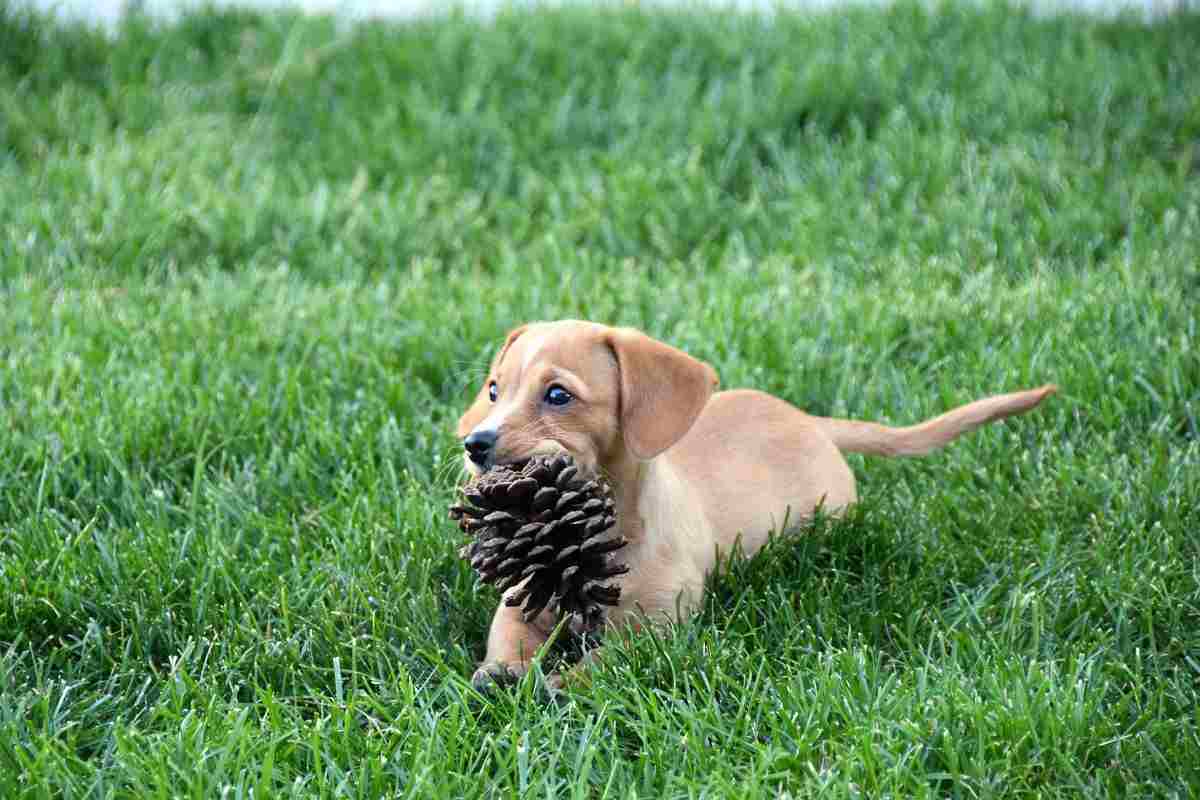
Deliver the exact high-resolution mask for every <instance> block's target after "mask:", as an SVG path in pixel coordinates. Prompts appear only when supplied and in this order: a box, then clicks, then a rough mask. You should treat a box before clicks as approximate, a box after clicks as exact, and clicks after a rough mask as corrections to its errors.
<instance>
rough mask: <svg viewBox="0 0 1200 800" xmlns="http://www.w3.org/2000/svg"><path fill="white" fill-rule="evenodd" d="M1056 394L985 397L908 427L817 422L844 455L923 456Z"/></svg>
mask: <svg viewBox="0 0 1200 800" xmlns="http://www.w3.org/2000/svg"><path fill="white" fill-rule="evenodd" d="M1056 391H1058V387H1057V386H1055V385H1053V384H1047V385H1045V386H1042V387H1040V388H1037V389H1027V390H1025V391H1023V392H1012V393H1010V394H998V395H995V396H993V397H985V398H983V399H982V400H976V401H975V402H973V403H967V404H966V405H965V406H959V407H958V408H956V409H954V410H953V411H947V412H946V413H945V414H942V415H941V416H940V417H934V418H933V419H931V420H927V421H925V422H922V423H920V424H917V425H910V426H909V427H907V428H889V427H888V426H886V425H878V424H876V423H874V422H855V421H853V420H848V419H832V418H829V417H816V418H815V419H816V420H817V423H818V424H819V425H820V426H821V428H822V429H823V430H824V431H825V433H827V434H828V435H829V438H831V439H833V443H834V444H836V445H837V446H838V449H839V450H841V451H843V452H846V453H866V454H867V455H873V456H923V455H925V454H926V453H929V452H932V451H934V450H936V449H938V448H939V447H942V446H944V445H947V444H949V443H950V442H952V441H954V440H955V439H957V438H958V437H959V436H962V435H963V434H964V433H968V432H970V431H973V430H975V429H976V428H978V427H979V426H980V425H984V424H986V423H988V422H994V421H995V420H998V419H1004V418H1005V417H1011V416H1013V415H1014V414H1023V413H1025V412H1026V411H1028V410H1030V409H1031V408H1033V407H1034V406H1036V405H1037V404H1038V403H1040V402H1042V401H1043V400H1045V399H1046V398H1047V397H1049V396H1050V395H1052V394H1054V393H1055V392H1056Z"/></svg>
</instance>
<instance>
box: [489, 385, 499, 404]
mask: <svg viewBox="0 0 1200 800" xmlns="http://www.w3.org/2000/svg"><path fill="white" fill-rule="evenodd" d="M499 396H500V389H499V388H497V386H496V382H495V381H492V382H491V383H489V384H488V399H489V400H491V401H492V402H493V403H494V402H496V398H497V397H499Z"/></svg>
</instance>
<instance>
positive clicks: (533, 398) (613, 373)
mask: <svg viewBox="0 0 1200 800" xmlns="http://www.w3.org/2000/svg"><path fill="white" fill-rule="evenodd" d="M716 385H717V374H716V372H714V371H713V369H712V367H710V366H708V365H707V364H705V363H703V362H701V361H698V360H696V359H695V358H692V357H691V356H689V355H688V354H687V353H684V352H683V351H681V350H677V349H675V348H674V347H670V346H668V345H665V344H663V343H662V342H659V341H656V340H654V339H651V338H650V337H649V336H646V335H645V334H644V333H641V332H639V331H636V330H633V329H630V328H610V327H607V326H604V325H597V324H594V323H590V322H579V321H574V320H568V321H563V322H546V323H536V324H532V325H523V326H521V327H519V328H517V329H516V330H514V331H512V332H511V333H509V334H508V338H507V339H506V340H505V342H504V345H503V346H502V347H501V348H500V351H499V352H498V353H497V354H496V357H495V358H494V359H492V365H491V368H490V369H489V370H488V374H487V377H486V378H485V379H484V381H483V385H482V386H481V387H480V389H479V394H478V395H477V396H476V398H475V401H474V402H473V403H472V404H471V406H470V408H468V409H467V411H466V413H464V414H463V415H462V418H461V419H459V421H458V435H459V437H460V438H461V439H462V440H463V446H464V447H465V449H466V456H465V457H466V463H467V468H468V469H469V470H470V471H471V472H473V473H476V474H478V473H480V472H483V471H485V470H487V469H490V468H491V467H492V466H494V465H496V464H513V463H521V462H524V461H526V460H528V459H529V458H532V457H534V456H537V455H544V454H550V453H558V452H564V451H565V452H567V453H569V454H570V455H571V456H572V457H574V459H575V461H576V462H577V463H578V464H579V465H580V466H581V467H582V468H583V469H585V470H588V471H592V472H594V471H595V470H596V469H597V468H598V467H601V466H604V465H607V464H611V463H615V461H616V460H617V459H619V458H621V457H622V456H624V455H629V456H632V457H633V458H635V459H638V460H643V461H644V460H649V459H652V458H654V457H655V456H657V455H658V454H659V453H661V452H663V451H664V450H666V449H667V448H669V447H670V446H671V445H673V444H675V443H676V442H677V441H679V440H680V439H681V438H682V437H683V435H684V434H685V433H687V432H688V429H689V428H691V427H692V424H693V423H694V422H695V421H696V418H697V417H698V416H699V415H700V412H701V411H702V410H703V408H704V405H705V403H707V402H708V398H709V397H710V396H711V395H712V393H713V390H714V389H715V388H716Z"/></svg>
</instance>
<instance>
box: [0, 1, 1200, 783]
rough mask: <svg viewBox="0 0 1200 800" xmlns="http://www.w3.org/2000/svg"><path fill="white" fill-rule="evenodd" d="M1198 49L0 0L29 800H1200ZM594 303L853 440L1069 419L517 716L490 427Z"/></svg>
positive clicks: (12, 723) (887, 493)
mask: <svg viewBox="0 0 1200 800" xmlns="http://www.w3.org/2000/svg"><path fill="white" fill-rule="evenodd" d="M1198 41H1200V14H1198V13H1195V12H1192V13H1182V12H1181V13H1177V14H1175V15H1173V16H1171V17H1169V18H1167V19H1164V20H1161V21H1159V22H1157V23H1150V24H1147V23H1143V22H1139V21H1135V20H1129V19H1115V20H1109V21H1100V20H1095V19H1088V18H1083V17H1038V16H1035V15H1032V14H1030V13H1027V12H1025V11H1022V10H1019V9H1018V8H1016V7H1013V6H1004V5H984V6H978V7H974V8H971V7H967V6H949V7H945V8H942V9H940V10H938V11H932V10H929V9H928V8H922V7H919V6H914V5H904V4H901V5H899V6H895V7H892V8H890V9H854V10H846V11H841V12H838V13H829V14H823V15H817V16H801V15H792V14H780V15H778V16H776V17H771V18H768V17H761V16H751V15H736V14H714V13H705V12H702V11H696V10H691V11H675V12H667V11H661V10H660V11H646V10H639V9H637V8H635V7H630V6H626V7H624V8H610V9H608V10H580V9H573V10H572V9H568V10H556V11H544V12H539V13H529V12H520V13H519V12H511V13H506V14H503V15H501V16H500V17H499V18H497V19H495V20H493V21H490V22H487V21H480V20H476V19H472V18H466V17H462V16H448V17H445V18H442V19H436V20H425V21H419V22H414V23H410V24H398V23H370V24H361V25H353V26H351V25H346V24H342V23H339V22H337V21H335V20H331V19H326V18H319V17H316V18H306V17H301V16H291V15H285V14H270V15H261V14H257V13H248V12H217V11H212V10H207V11H200V12H197V13H195V14H193V15H191V16H187V17H185V18H183V19H182V20H180V21H178V22H175V23H169V24H168V23H159V22H151V21H148V20H145V19H139V18H136V17H135V18H131V19H130V20H129V21H128V22H127V23H126V24H124V25H123V26H122V27H121V28H119V29H118V30H117V31H115V32H114V33H112V35H111V36H108V37H106V35H104V34H101V33H96V32H92V31H89V30H87V29H84V28H81V27H78V26H72V25H68V24H66V23H54V22H50V21H48V20H46V19H44V18H39V17H37V16H32V15H30V14H29V13H26V12H23V11H18V10H15V8H14V7H12V6H10V5H6V4H5V2H4V0H0V303H2V305H0V796H3V797H6V798H8V797H25V796H28V797H49V796H57V797H133V796H147V797H151V796H153V797H195V798H209V797H218V796H220V797H231V798H233V797H250V796H254V797H267V796H281V797H282V796H322V797H335V796H352V797H379V796H385V795H386V796H397V797H399V796H405V797H408V796H411V797H419V798H431V797H445V798H456V797H471V796H484V797H496V798H500V797H504V798H509V797H511V798H522V800H524V798H533V797H539V798H540V797H579V798H583V797H588V798H593V797H594V798H599V797H621V798H627V797H634V796H640V797H654V798H675V797H702V796H703V797H780V796H785V795H790V796H794V797H801V796H804V797H807V796H818V795H819V796H830V797H850V796H865V797H887V796H890V797H901V798H904V797H934V796H939V797H940V796H954V797H963V798H975V797H980V798H989V797H1067V796H1079V795H1088V796H1114V797H1120V796H1141V797H1146V796H1152V797H1186V796H1189V795H1194V794H1195V793H1196V792H1198V791H1200V711H1198V708H1200V566H1198V564H1200V559H1198V556H1200V330H1198V327H1200V325H1198V320H1200V46H1197V42H1198ZM568 316H578V317H586V318H591V319H595V320H599V321H606V322H611V323H618V324H629V325H635V326H638V327H641V328H643V329H645V330H647V331H648V332H650V333H651V334H653V335H655V336H657V337H659V338H661V339H664V340H666V341H668V342H670V343H672V344H675V345H677V346H679V347H682V348H684V349H686V350H688V351H689V352H690V353H692V354H694V355H696V356H698V357H700V358H703V359H705V360H707V361H709V362H710V363H711V364H713V365H714V366H715V367H716V368H717V370H718V372H719V373H720V375H721V377H722V381H723V383H724V385H725V386H727V387H736V386H753V387H757V388H761V389H764V390H767V391H770V392H772V393H775V394H777V395H780V396H782V397H785V398H787V399H788V400H790V401H792V402H793V403H796V404H797V405H800V406H802V407H805V408H807V409H809V410H812V411H814V412H817V413H823V414H834V415H839V416H853V417H860V418H867V419H876V420H884V421H890V422H893V423H907V422H910V421H916V420H918V419H921V418H924V417H927V416H931V415H934V414H936V413H939V412H940V411H942V410H944V409H946V408H948V407H949V406H951V405H953V404H957V403H961V402H965V401H968V400H970V399H974V398H975V397H978V396H982V395H985V394H989V393H995V392H1000V391H1006V390H1011V389H1015V388H1019V387H1023V386H1033V385H1038V384H1040V383H1044V382H1055V383H1058V384H1059V385H1060V386H1061V387H1062V392H1061V393H1060V394H1059V395H1058V396H1056V397H1055V398H1053V399H1052V400H1051V401H1050V402H1049V403H1048V404H1047V405H1046V406H1044V407H1043V408H1041V409H1039V410H1038V411H1036V412H1035V413H1033V414H1031V415H1029V416H1026V417H1022V418H1019V419H1015V420H1010V421H1008V422H1006V423H1004V424H998V425H995V426H992V427H989V428H987V429H985V430H982V431H980V432H978V433H976V434H974V435H972V436H971V437H969V438H967V439H965V440H962V441H960V442H959V443H957V444H955V445H953V446H952V447H950V448H949V449H947V450H945V451H943V452H941V453H938V454H935V455H933V456H930V457H927V458H924V459H919V460H894V461H892V460H885V459H879V458H863V457H853V458H852V459H851V463H852V466H853V468H854V470H855V472H856V474H857V475H858V477H859V481H860V494H861V496H862V498H863V501H862V503H861V504H860V506H859V507H858V508H857V509H856V511H855V512H854V513H853V514H851V515H850V516H849V517H848V518H847V519H846V520H843V521H840V522H836V523H823V524H818V525H816V526H814V527H813V529H812V530H811V531H809V532H808V533H807V534H806V535H804V536H802V537H799V538H792V539H788V540H777V541H776V542H775V543H774V544H773V545H772V546H770V547H769V548H768V549H767V551H765V552H764V553H763V554H761V555H760V556H759V557H758V558H755V559H753V560H749V561H746V560H742V559H734V560H733V562H732V563H730V564H729V565H728V569H727V570H726V571H725V572H723V574H721V575H720V576H717V577H716V578H714V580H713V581H712V591H711V592H710V593H709V596H708V600H707V602H706V605H705V608H704V611H703V613H702V614H701V615H700V617H699V618H697V619H696V620H694V621H691V622H688V623H686V624H682V625H679V626H677V627H675V628H673V629H669V630H662V631H659V632H657V633H643V634H640V635H637V636H632V637H626V638H622V639H619V640H616V641H613V642H611V643H610V645H611V646H610V647H609V648H607V649H608V655H607V657H606V660H605V661H604V662H603V663H602V664H601V665H600V666H599V667H598V668H596V669H595V670H594V671H593V672H592V673H590V675H591V682H590V685H587V686H585V687H582V688H578V689H572V690H571V691H568V692H566V693H565V694H563V695H561V696H558V697H556V698H547V697H546V696H545V694H544V692H543V691H542V688H541V684H540V683H539V681H538V675H537V674H534V675H531V676H530V677H529V678H527V679H526V680H525V681H524V682H522V683H521V684H520V685H519V686H517V687H515V688H513V689H512V690H509V691H505V692H501V693H498V694H495V695H492V696H487V697H485V696H481V695H479V694H478V693H476V692H475V691H474V690H473V689H472V688H471V687H470V683H469V676H470V673H471V670H472V668H473V666H474V664H475V663H476V661H477V660H478V659H479V658H480V657H481V656H482V651H483V642H484V637H485V633H486V627H487V623H488V620H489V619H490V614H491V610H492V608H493V606H494V604H495V602H496V596H495V593H494V591H493V590H491V589H490V588H478V587H476V586H475V583H474V579H473V575H472V573H471V572H470V569H469V567H468V565H466V564H465V563H464V562H462V561H461V560H459V559H458V558H457V556H456V549H457V547H458V545H459V544H460V543H461V541H462V538H461V534H458V533H457V531H456V530H455V528H454V526H453V523H451V522H450V521H449V520H448V519H447V518H446V513H445V509H446V506H447V504H448V503H449V502H450V501H451V499H452V498H453V496H454V486H455V483H456V481H457V480H458V477H459V463H460V462H459V452H460V451H459V444H458V443H457V442H456V441H455V439H454V438H453V423H454V421H455V419H456V418H457V416H458V414H459V413H460V411H461V410H462V408H463V407H464V405H465V403H466V402H467V399H468V397H469V396H470V394H471V393H472V392H473V391H474V390H475V388H476V383H477V381H478V379H479V378H480V376H481V374H482V371H483V370H484V369H485V367H486V363H487V359H488V357H489V355H490V353H491V352H493V349H494V348H495V346H496V345H497V343H498V340H499V339H500V337H502V336H503V334H504V332H505V331H506V330H507V329H508V328H510V327H512V326H514V325H516V324H518V323H519V322H522V321H525V320H528V319H547V318H557V317H568ZM547 668H549V664H547Z"/></svg>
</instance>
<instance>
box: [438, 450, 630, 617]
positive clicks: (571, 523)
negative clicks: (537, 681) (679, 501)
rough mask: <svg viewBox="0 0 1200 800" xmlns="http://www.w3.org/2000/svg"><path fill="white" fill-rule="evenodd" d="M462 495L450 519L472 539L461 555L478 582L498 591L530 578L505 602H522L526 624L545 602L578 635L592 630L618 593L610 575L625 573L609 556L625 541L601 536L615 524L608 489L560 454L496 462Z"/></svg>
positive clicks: (542, 607)
mask: <svg viewBox="0 0 1200 800" xmlns="http://www.w3.org/2000/svg"><path fill="white" fill-rule="evenodd" d="M462 493H463V498H464V502H461V503H459V504H456V505H453V506H451V507H450V518H451V519H454V520H457V521H458V527H460V528H461V529H462V530H463V531H465V532H466V533H469V534H472V535H473V536H474V540H473V541H471V542H470V543H468V544H467V545H465V546H464V547H463V548H462V549H461V550H459V553H458V554H459V555H460V556H462V557H463V558H466V559H468V560H469V561H470V562H471V566H472V567H473V568H474V569H475V571H476V572H477V573H478V574H479V579H480V580H481V581H483V582H484V583H490V584H494V585H495V586H496V588H497V589H499V590H500V591H501V592H503V591H506V590H508V589H511V588H512V587H513V586H516V585H518V584H520V583H521V581H523V580H525V579H526V578H529V580H528V582H527V583H526V584H525V585H524V586H522V587H521V589H520V591H517V592H514V593H513V594H512V595H510V596H509V597H506V598H505V601H504V602H505V603H506V604H507V605H509V606H518V605H519V606H521V610H522V613H523V616H524V617H525V619H526V621H528V620H532V619H533V618H534V617H536V616H537V615H538V614H540V613H541V611H542V609H544V608H545V607H546V606H550V607H551V608H552V609H553V610H554V611H555V612H556V613H557V614H559V615H560V616H566V615H570V616H571V618H572V619H571V624H570V627H571V629H572V630H573V631H575V632H576V633H581V634H582V633H587V632H591V631H595V630H596V629H597V628H598V627H599V625H600V623H601V621H602V620H603V618H604V608H603V607H604V606H614V605H616V604H617V600H618V598H619V597H620V596H621V587H620V586H617V585H615V584H613V583H610V582H608V581H609V579H611V578H613V577H615V576H617V575H622V574H624V573H626V572H628V571H629V567H628V566H626V565H625V564H619V563H616V562H614V561H613V560H612V553H614V552H615V551H616V550H619V549H620V548H622V547H624V546H625V545H626V543H627V542H626V540H625V539H624V538H622V537H620V536H616V537H610V536H608V535H606V531H608V529H609V528H611V527H612V526H613V525H614V524H615V523H616V516H615V514H614V507H615V506H614V503H613V499H612V489H611V487H609V485H608V484H607V483H606V482H604V481H602V480H585V479H583V478H580V477H578V467H577V466H576V465H575V464H574V462H573V461H572V459H571V457H570V456H566V455H560V456H551V457H541V458H535V459H532V460H530V461H529V462H527V463H526V464H525V465H524V466H523V467H521V468H519V469H512V468H509V467H495V468H493V469H491V470H489V471H488V472H485V473H484V474H483V475H481V476H480V477H478V478H476V479H475V480H473V481H471V482H470V483H468V484H467V485H466V486H464V487H463V489H462Z"/></svg>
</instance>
